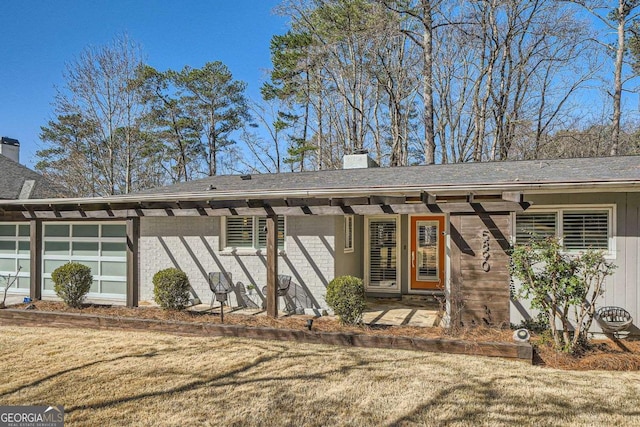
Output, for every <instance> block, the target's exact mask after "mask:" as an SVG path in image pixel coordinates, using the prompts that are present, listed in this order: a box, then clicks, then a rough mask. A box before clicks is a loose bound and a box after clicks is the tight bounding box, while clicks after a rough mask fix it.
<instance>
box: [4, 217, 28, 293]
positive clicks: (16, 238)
mask: <svg viewBox="0 0 640 427" xmlns="http://www.w3.org/2000/svg"><path fill="white" fill-rule="evenodd" d="M0 225H10V226H13V227H14V229H15V231H14V235H13V236H0V240H1V241H4V242H15V249H14V252H13V253H12V254H9V253H0V258H2V259H5V260H13V261H14V265H15V267H16V270H17V267H18V265H19V264H23V263H25V262H26V265H27V269H26V271H25V270H20V272H19V273H18V280H17V281H16V283H14V285H13V286H12V287H10V288H9V290H8V291H7V293H25V292H29V289H30V279H31V272H30V271H29V270H30V267H31V265H30V263H31V236H30V234H28V235H24V236H23V235H20V226H26V227H27V228H29V229H30V227H31V225H30V223H29V222H25V221H2V222H0ZM21 242H27V243H29V252H28V253H21V252H20V243H21ZM15 273H16V271H15V270H14V271H5V270H2V272H1V274H2V275H7V274H10V275H11V276H13V275H14V274H15ZM21 283H23V284H24V283H26V286H22V285H21ZM4 288H5V287H4V283H0V290H2V291H4Z"/></svg>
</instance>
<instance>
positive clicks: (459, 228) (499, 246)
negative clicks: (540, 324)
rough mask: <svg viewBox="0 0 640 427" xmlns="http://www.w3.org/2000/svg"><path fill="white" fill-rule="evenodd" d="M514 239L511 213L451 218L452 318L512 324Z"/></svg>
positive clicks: (465, 323) (468, 322) (466, 322)
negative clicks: (511, 268)
mask: <svg viewBox="0 0 640 427" xmlns="http://www.w3.org/2000/svg"><path fill="white" fill-rule="evenodd" d="M510 240H511V217H510V215H507V214H489V213H487V214H481V215H473V216H460V217H452V218H451V293H452V315H453V316H452V318H453V319H452V320H455V319H457V320H458V321H459V323H460V324H461V325H463V326H474V325H491V326H508V325H509V255H508V250H509V248H510V243H509V242H510ZM486 243H488V251H487V250H486V246H485V245H486Z"/></svg>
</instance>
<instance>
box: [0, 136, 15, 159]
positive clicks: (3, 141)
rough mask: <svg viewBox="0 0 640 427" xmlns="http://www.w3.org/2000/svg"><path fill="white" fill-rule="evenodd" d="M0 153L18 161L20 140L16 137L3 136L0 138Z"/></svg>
mask: <svg viewBox="0 0 640 427" xmlns="http://www.w3.org/2000/svg"><path fill="white" fill-rule="evenodd" d="M0 154H2V155H3V156H5V157H8V158H9V159H11V160H13V161H14V162H16V163H20V142H19V141H18V140H17V139H13V138H7V137H6V136H3V137H2V138H0Z"/></svg>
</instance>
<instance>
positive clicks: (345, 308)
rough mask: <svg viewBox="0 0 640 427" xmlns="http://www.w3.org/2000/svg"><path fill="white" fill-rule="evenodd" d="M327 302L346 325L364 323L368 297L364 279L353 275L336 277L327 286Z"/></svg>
mask: <svg viewBox="0 0 640 427" xmlns="http://www.w3.org/2000/svg"><path fill="white" fill-rule="evenodd" d="M325 299H326V301H327V304H329V307H331V308H332V309H333V311H334V313H335V314H336V315H337V316H338V317H339V318H340V322H341V323H343V324H345V325H359V324H362V313H363V312H364V308H365V303H366V299H365V296H364V284H363V283H362V279H359V278H357V277H353V276H340V277H336V278H335V279H333V280H332V281H331V283H329V285H328V286H327V295H326V298H325Z"/></svg>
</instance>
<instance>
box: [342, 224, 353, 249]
mask: <svg viewBox="0 0 640 427" xmlns="http://www.w3.org/2000/svg"><path fill="white" fill-rule="evenodd" d="M349 252H353V215H345V217H344V253H349Z"/></svg>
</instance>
